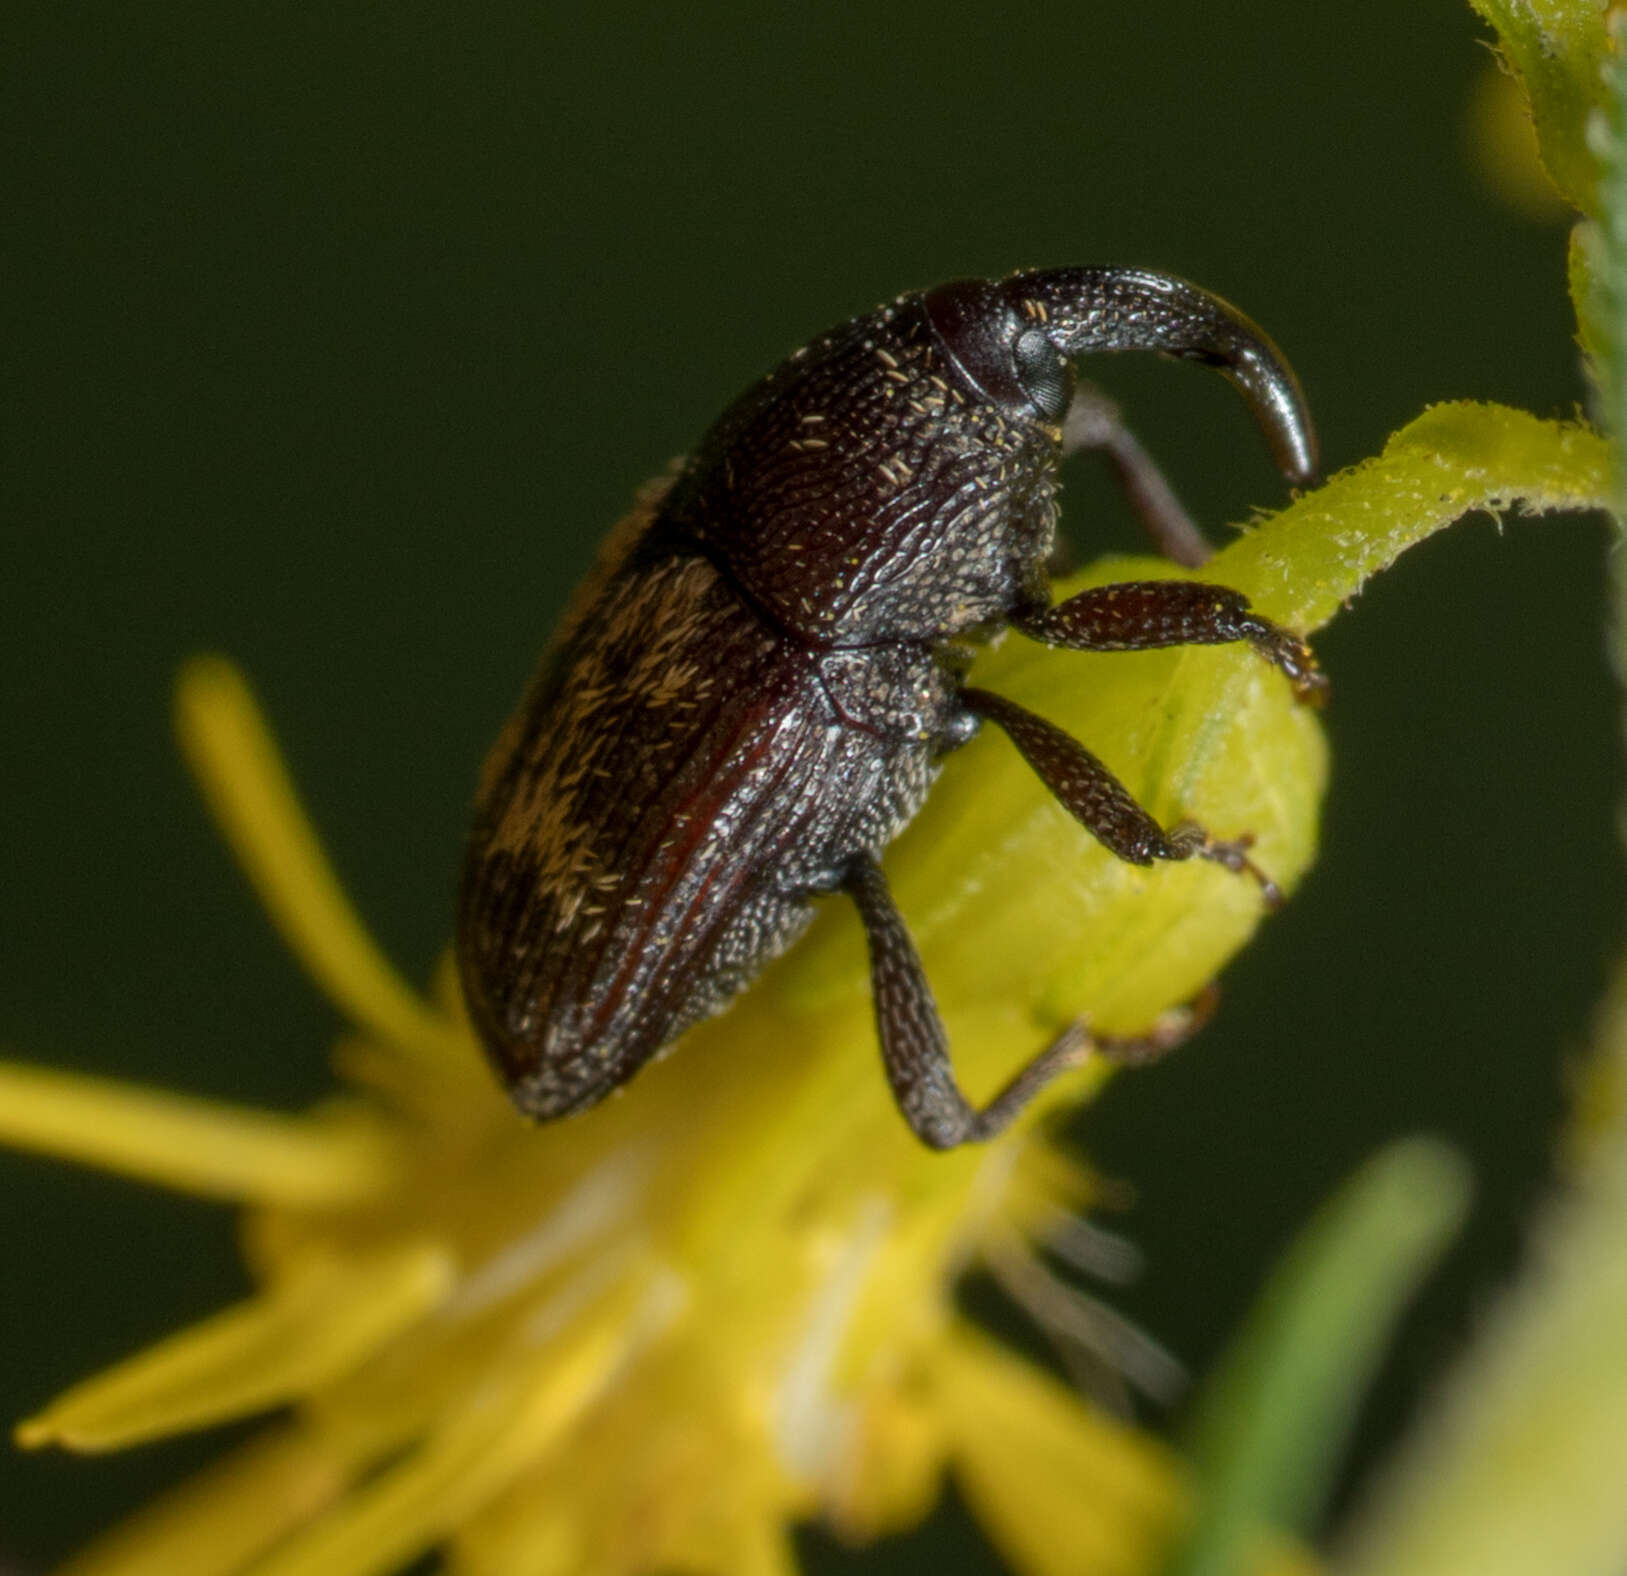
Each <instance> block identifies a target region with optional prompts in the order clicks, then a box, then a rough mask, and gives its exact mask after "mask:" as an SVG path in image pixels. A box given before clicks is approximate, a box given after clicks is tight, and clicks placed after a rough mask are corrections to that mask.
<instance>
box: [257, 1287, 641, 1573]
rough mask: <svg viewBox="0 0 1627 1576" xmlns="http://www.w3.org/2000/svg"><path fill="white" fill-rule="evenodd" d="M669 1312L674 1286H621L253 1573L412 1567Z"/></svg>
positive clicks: (526, 1463)
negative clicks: (567, 1331) (565, 1333)
mask: <svg viewBox="0 0 1627 1576" xmlns="http://www.w3.org/2000/svg"><path fill="white" fill-rule="evenodd" d="M671 1312H672V1298H671V1292H670V1289H669V1288H667V1287H665V1286H659V1285H658V1286H656V1287H655V1288H653V1289H652V1288H651V1287H650V1286H649V1284H648V1283H647V1282H644V1281H640V1282H637V1283H635V1284H632V1285H629V1284H626V1283H624V1284H623V1286H622V1287H621V1288H619V1289H618V1290H617V1291H615V1292H613V1293H611V1294H610V1296H609V1297H608V1298H606V1299H602V1300H601V1302H600V1304H599V1305H598V1307H597V1308H595V1309H594V1310H593V1312H592V1313H591V1314H585V1315H584V1316H583V1317H582V1318H581V1319H580V1321H579V1322H578V1324H577V1325H576V1327H575V1329H574V1331H573V1333H572V1334H570V1335H568V1336H566V1337H564V1338H562V1339H561V1340H559V1341H557V1342H552V1343H549V1344H547V1346H546V1347H545V1348H544V1350H543V1351H542V1352H541V1353H540V1355H538V1356H537V1357H535V1358H534V1359H533V1360H532V1361H531V1362H530V1363H524V1362H523V1361H519V1360H518V1359H517V1360H516V1362H515V1363H514V1364H512V1365H509V1366H507V1367H503V1366H499V1367H497V1368H495V1369H494V1371H493V1374H492V1377H491V1380H490V1382H489V1383H488V1384H486V1385H485V1386H483V1387H482V1388H480V1389H479V1390H478V1391H476V1393H474V1394H473V1395H471V1396H470V1397H469V1398H468V1400H467V1401H466V1402H465V1404H464V1405H463V1406H462V1408H461V1409H460V1410H459V1412H458V1413H457V1414H456V1415H455V1416H454V1417H453V1418H452V1419H451V1420H450V1421H449V1422H448V1423H447V1424H446V1425H445V1426H444V1427H442V1428H441V1430H440V1431H439V1432H438V1433H437V1434H435V1435H433V1436H432V1437H431V1438H429V1439H428V1440H426V1441H425V1443H424V1444H422V1445H421V1446H420V1447H419V1448H418V1449H417V1450H416V1451H414V1452H413V1453H412V1454H411V1455H409V1456H408V1457H406V1459H405V1460H403V1461H402V1462H401V1463H400V1464H399V1465H397V1466H395V1467H392V1468H391V1469H389V1470H388V1471H386V1472H383V1473H381V1474H380V1475H379V1476H378V1477H377V1478H375V1479H373V1480H372V1481H371V1482H370V1483H368V1484H367V1485H366V1486H365V1487H363V1488H361V1489H360V1490H358V1491H356V1492H355V1493H353V1494H351V1495H350V1496H349V1497H348V1498H347V1499H346V1500H345V1501H344V1502H343V1503H342V1504H340V1505H338V1506H335V1507H334V1509H333V1510H332V1511H331V1512H329V1513H328V1514H327V1515H325V1516H323V1517H322V1518H321V1520H319V1521H317V1522H316V1523H314V1524H313V1525H312V1526H310V1527H308V1528H307V1529H305V1530H304V1531H302V1532H300V1533H297V1534H295V1536H294V1537H293V1538H291V1539H290V1540H289V1541H288V1542H287V1543H286V1544H284V1545H282V1546H281V1547H279V1548H278V1549H277V1551H276V1552H275V1553H274V1554H273V1555H272V1556H271V1557H270V1558H269V1559H267V1560H265V1561H263V1562H262V1563H260V1564H257V1565H255V1566H254V1567H253V1576H383V1573H385V1572H389V1571H394V1570H396V1569H397V1568H398V1567H400V1566H401V1565H404V1564H406V1563H407V1562H408V1561H410V1560H412V1559H413V1558H415V1557H416V1556H417V1555H419V1554H421V1553H423V1552H424V1551H425V1550H426V1549H429V1548H430V1547H432V1546H433V1545H434V1544H436V1543H438V1542H440V1541H441V1540H442V1539H444V1538H446V1537H447V1536H448V1535H449V1534H451V1533H452V1532H453V1531H455V1530H456V1529H457V1528H458V1527H459V1526H460V1525H461V1524H463V1523H464V1522H465V1521H467V1520H468V1519H469V1517H470V1516H471V1515H472V1514H474V1513H475V1512H476V1511H478V1510H479V1509H480V1508H481V1507H482V1506H484V1505H486V1504H487V1503H489V1502H490V1501H491V1500H492V1499H493V1498H494V1497H495V1496H496V1495H497V1494H499V1493H501V1492H502V1491H503V1490H504V1489H505V1488H507V1487H508V1486H509V1485H510V1484H511V1483H513V1482H514V1480H515V1479H516V1478H517V1477H519V1476H520V1474H521V1473H523V1472H524V1471H526V1470H527V1469H528V1468H529V1467H531V1466H533V1465H535V1464H536V1463H537V1462H538V1461H540V1460H541V1459H542V1458H543V1457H545V1456H546V1455H547V1453H548V1452H549V1450H550V1449H551V1448H552V1447H553V1446H554V1445H555V1444H557V1442H558V1441H559V1438H560V1436H561V1435H562V1434H564V1433H565V1432H566V1431H567V1430H568V1429H569V1428H570V1427H571V1426H572V1425H573V1424H574V1423H575V1422H576V1421H577V1419H578V1418H579V1417H580V1416H581V1415H582V1413H583V1412H584V1411H585V1410H587V1408H588V1407H589V1406H591V1405H592V1404H593V1402H594V1401H595V1399H596V1398H597V1397H598V1395H599V1394H600V1392H601V1391H602V1390H603V1389H604V1387H605V1385H606V1384H607V1383H608V1382H609V1381H610V1380H611V1379H612V1378H613V1377H614V1376H615V1375H616V1374H617V1373H618V1372H619V1371H620V1368H621V1366H622V1364H623V1362H624V1361H625V1360H626V1359H627V1358H628V1356H629V1354H630V1352H631V1351H632V1350H633V1349H634V1348H635V1347H636V1346H637V1345H638V1344H639V1343H640V1342H641V1340H642V1339H644V1338H647V1337H648V1336H649V1335H650V1334H652V1333H653V1332H654V1329H655V1328H656V1327H657V1326H659V1325H660V1324H662V1323H664V1322H665V1319H666V1318H667V1317H669V1316H670V1314H671Z"/></svg>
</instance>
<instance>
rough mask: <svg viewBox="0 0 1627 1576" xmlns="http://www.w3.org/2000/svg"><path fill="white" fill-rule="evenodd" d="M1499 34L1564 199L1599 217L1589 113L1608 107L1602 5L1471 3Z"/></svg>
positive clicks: (1585, 0)
mask: <svg viewBox="0 0 1627 1576" xmlns="http://www.w3.org/2000/svg"><path fill="white" fill-rule="evenodd" d="M1470 3H1471V4H1472V5H1473V6H1474V8H1475V10H1476V11H1478V12H1479V13H1480V15H1481V16H1483V17H1484V18H1485V19H1486V21H1488V22H1489V23H1491V25H1492V26H1493V27H1494V28H1496V29H1497V35H1498V39H1499V42H1500V44H1501V47H1502V54H1503V58H1504V59H1505V60H1506V61H1507V62H1508V64H1509V66H1510V67H1511V68H1512V69H1513V71H1514V72H1515V73H1516V74H1517V75H1518V77H1519V78H1520V81H1521V82H1522V83H1523V84H1524V87H1525V91H1526V95H1527V97H1528V98H1529V100H1530V104H1531V117H1532V121H1533V123H1534V125H1535V127H1536V132H1537V145H1538V147H1539V148H1540V150H1541V153H1542V162H1543V166H1544V168H1546V170H1547V171H1548V174H1549V176H1550V178H1551V179H1552V180H1553V183H1554V185H1555V186H1557V187H1558V188H1559V190H1560V191H1561V192H1562V193H1563V194H1564V196H1565V200H1566V201H1567V202H1569V203H1570V204H1571V206H1572V207H1574V208H1575V209H1577V210H1578V211H1579V212H1581V213H1588V214H1591V213H1593V212H1595V201H1594V159H1593V153H1592V150H1591V149H1590V148H1589V147H1588V142H1587V124H1588V116H1589V113H1590V112H1591V111H1592V110H1593V109H1594V108H1595V107H1596V106H1597V105H1598V104H1600V103H1601V102H1602V101H1603V97H1604V89H1603V85H1602V82H1601V80H1600V68H1601V67H1602V66H1603V64H1604V61H1605V57H1606V55H1607V54H1608V53H1609V44H1608V40H1607V36H1606V32H1605V8H1604V6H1603V4H1602V3H1600V0H1470Z"/></svg>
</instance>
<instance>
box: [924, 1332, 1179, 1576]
mask: <svg viewBox="0 0 1627 1576" xmlns="http://www.w3.org/2000/svg"><path fill="white" fill-rule="evenodd" d="M939 1374H940V1384H941V1404H942V1407H943V1411H944V1422H945V1427H946V1429H947V1431H948V1434H949V1439H950V1453H951V1456H952V1459H953V1460H954V1462H955V1466H956V1469H957V1475H958V1477H959V1480H960V1483H961V1486H962V1488H963V1490H964V1492H965V1495H966V1498H967V1501H968V1502H969V1504H970V1505H971V1507H972V1509H973V1511H974V1512H975V1513H976V1515H977V1519H978V1520H979V1522H981V1523H982V1525H983V1528H984V1530H985V1531H986V1532H987V1533H988V1534H989V1536H990V1538H991V1539H992V1540H993V1541H994V1543H995V1545H996V1546H997V1547H998V1548H999V1549H1000V1550H1001V1551H1002V1552H1003V1553H1004V1554H1005V1555H1006V1557H1007V1558H1008V1559H1009V1560H1010V1561H1011V1563H1012V1565H1013V1566H1014V1567H1015V1568H1016V1569H1018V1570H1021V1571H1024V1572H1027V1573H1029V1576H1078V1573H1079V1572H1080V1571H1089V1572H1091V1576H1147V1573H1148V1572H1151V1571H1155V1570H1157V1569H1158V1568H1159V1561H1160V1560H1161V1559H1162V1558H1163V1557H1164V1555H1165V1554H1166V1553H1167V1552H1168V1549H1169V1547H1170V1544H1171V1542H1172V1541H1173V1539H1174V1537H1175V1536H1176V1534H1177V1533H1178V1532H1179V1530H1180V1528H1181V1526H1182V1524H1183V1522H1184V1519H1185V1515H1186V1499H1187V1491H1186V1487H1185V1484H1184V1482H1183V1481H1182V1479H1181V1477H1180V1475H1179V1471H1178V1468H1177V1467H1176V1464H1175V1462H1174V1461H1173V1459H1172V1458H1171V1457H1170V1456H1169V1455H1168V1454H1167V1453H1166V1452H1165V1451H1164V1450H1163V1449H1162V1448H1161V1447H1159V1446H1158V1445H1157V1444H1155V1443H1154V1442H1153V1441H1152V1440H1150V1439H1149V1438H1147V1437H1146V1436H1145V1435H1142V1434H1137V1433H1136V1432H1135V1431H1134V1430H1132V1429H1131V1428H1129V1427H1128V1426H1126V1425H1125V1424H1122V1423H1117V1422H1113V1421H1111V1420H1110V1419H1108V1418H1106V1417H1103V1416H1102V1415H1101V1414H1100V1413H1098V1412H1096V1411H1095V1410H1094V1409H1092V1408H1091V1407H1089V1406H1087V1405H1086V1404H1085V1402H1084V1401H1082V1400H1081V1399H1080V1398H1079V1397H1078V1396H1077V1395H1075V1394H1074V1393H1073V1392H1072V1391H1071V1390H1069V1389H1067V1388H1066V1386H1064V1385H1063V1384H1061V1383H1060V1382H1059V1381H1058V1380H1056V1379H1052V1378H1050V1377H1049V1376H1048V1375H1046V1374H1044V1373H1041V1372H1040V1371H1039V1370H1038V1369H1037V1368H1035V1367H1033V1366H1032V1364H1030V1363H1028V1362H1025V1361H1024V1360H1023V1359H1022V1358H1020V1357H1017V1356H1015V1355H1014V1354H1013V1353H1011V1352H1008V1351H1006V1350H1005V1349H1004V1348H1002V1347H1000V1346H998V1345H996V1344H995V1343H994V1342H993V1341H992V1340H990V1339H989V1338H988V1337H987V1336H984V1335H980V1334H978V1333H977V1332H975V1331H973V1330H971V1329H970V1328H968V1327H966V1326H961V1327H959V1328H958V1329H957V1331H956V1333H955V1334H954V1335H953V1336H952V1337H951V1338H950V1339H949V1340H948V1341H947V1342H946V1343H945V1348H944V1352H943V1360H942V1365H941V1367H940V1369H939Z"/></svg>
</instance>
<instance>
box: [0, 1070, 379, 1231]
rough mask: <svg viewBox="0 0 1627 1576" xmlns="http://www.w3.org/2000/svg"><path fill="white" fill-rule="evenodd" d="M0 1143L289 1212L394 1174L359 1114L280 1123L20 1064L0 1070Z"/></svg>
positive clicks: (344, 1111) (371, 1124)
mask: <svg viewBox="0 0 1627 1576" xmlns="http://www.w3.org/2000/svg"><path fill="white" fill-rule="evenodd" d="M0 1143H6V1144H10V1145H11V1146H13V1147H14V1148H19V1149H32V1150H35V1151H38V1152H40V1153H44V1154H50V1155H58V1156H60V1157H62V1158H63V1159H67V1160H77V1161H79V1162H81V1163H82V1164H85V1165H94V1166H100V1167H102V1168H103V1169H104V1170H108V1171H121V1172H123V1173H124V1174H125V1175H127V1176H134V1177H140V1178H141V1179H142V1180H143V1181H147V1182H157V1183H160V1184H162V1185H163V1186H165V1187H171V1188H176V1189H178V1190H179V1191H181V1192H184V1193H196V1194H199V1195H201V1196H202V1197H204V1198H218V1199H226V1200H229V1201H232V1202H249V1201H252V1202H259V1203H263V1204H280V1205H285V1206H290V1207H295V1208H311V1207H325V1206H332V1205H339V1204H352V1203H355V1202H357V1201H358V1200H361V1199H364V1198H367V1197H369V1196H371V1195H373V1194H376V1193H378V1192H380V1191H382V1190H384V1189H385V1188H386V1187H387V1186H388V1185H389V1184H390V1183H391V1182H392V1181H393V1180H394V1179H395V1176H396V1164H395V1151H394V1148H393V1146H392V1145H391V1144H390V1142H389V1141H388V1139H387V1138H386V1137H385V1134H384V1132H383V1130H382V1128H381V1127H380V1125H379V1123H378V1122H377V1121H376V1120H375V1119H373V1118H372V1117H370V1116H369V1115H367V1114H366V1113H365V1112H363V1111H362V1110H361V1109H360V1108H359V1107H357V1106H335V1107H332V1108H330V1109H328V1110H325V1111H322V1112H319V1113H318V1114H316V1115H314V1116H280V1115H275V1114H273V1113H271V1112H268V1111H251V1110H246V1109H244V1108H243V1107H241V1106H234V1105H225V1104H222V1103H220V1102H218V1101H214V1100H200V1099H195V1098H193V1097H191V1096H188V1095H178V1094H167V1093H162V1092H160V1091H158V1090H155V1089H144V1088H141V1087H140V1086H138V1085H135V1084H127V1083H120V1082H118V1081H116V1080H114V1079H109V1078H94V1077H90V1076H88V1075H85V1074H82V1073H64V1072H55V1071H50V1070H48V1069H45V1068H41V1067H29V1066H25V1065H23V1064H21V1063H17V1062H0Z"/></svg>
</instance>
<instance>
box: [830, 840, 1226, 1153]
mask: <svg viewBox="0 0 1627 1576" xmlns="http://www.w3.org/2000/svg"><path fill="white" fill-rule="evenodd" d="M842 884H843V886H844V887H845V888H846V890H847V892H848V893H849V894H850V895H851V897H852V898H853V901H854V903H855V905H856V906H857V907H858V910H859V918H860V919H861V920H862V921H863V922H864V931H865V936H866V939H867V940H868V941H869V944H870V984H871V991H872V994H873V995H874V998H875V1010H876V1030H877V1033H878V1035H879V1037H880V1040H881V1057H882V1062H883V1064H884V1065H885V1067H886V1070H887V1082H888V1083H889V1084H890V1085H891V1086H892V1091H893V1099H894V1100H895V1101H897V1103H898V1109H899V1111H900V1112H901V1113H902V1114H903V1117H904V1120H905V1121H906V1122H908V1123H909V1125H910V1130H911V1131H912V1132H913V1133H914V1134H915V1136H916V1137H917V1138H919V1139H920V1140H921V1142H922V1143H923V1144H926V1145H927V1146H928V1147H929V1148H932V1149H953V1148H954V1147H955V1146H956V1145H957V1144H964V1143H968V1142H971V1141H974V1140H977V1139H984V1138H993V1137H994V1136H995V1134H996V1133H999V1132H1000V1131H1001V1130H1002V1129H1004V1128H1005V1127H1008V1126H1009V1125H1010V1124H1011V1122H1012V1120H1013V1119H1014V1118H1015V1117H1016V1116H1017V1115H1018V1113H1019V1112H1021V1111H1022V1109H1023V1107H1024V1106H1026V1105H1027V1104H1028V1103H1029V1101H1031V1100H1032V1099H1033V1098H1034V1096H1035V1095H1037V1094H1038V1093H1039V1092H1040V1091H1041V1090H1042V1089H1043V1088H1045V1086H1046V1085H1047V1084H1049V1083H1050V1082H1051V1081H1052V1080H1053V1079H1054V1078H1056V1077H1057V1076H1058V1075H1059V1074H1061V1073H1064V1072H1067V1071H1068V1070H1069V1069H1070V1068H1073V1067H1078V1066H1081V1065H1082V1064H1083V1063H1084V1062H1086V1061H1088V1060H1089V1059H1090V1058H1091V1057H1092V1056H1096V1055H1101V1056H1107V1057H1110V1058H1112V1059H1113V1060H1114V1061H1121V1062H1127V1063H1139V1062H1148V1061H1152V1060H1155V1059H1156V1058H1157V1057H1160V1056H1162V1055H1164V1054H1165V1053H1166V1052H1168V1051H1170V1050H1173V1049H1174V1048H1175V1047H1176V1046H1177V1045H1179V1044H1180V1043H1181V1042H1182V1041H1183V1040H1185V1039H1186V1038H1187V1037H1188V1036H1189V1035H1191V1034H1193V1033H1195V1032H1196V1030H1197V1029H1198V1028H1200V1027H1201V1026H1202V1024H1203V1023H1205V1022H1206V1021H1207V1020H1208V1017H1209V1015H1210V1013H1211V1012H1212V1011H1213V1010H1214V1003H1215V1000H1216V992H1215V991H1214V989H1213V987H1211V988H1210V989H1209V990H1206V991H1204V992H1203V993H1202V994H1201V995H1200V996H1199V997H1198V998H1197V999H1196V1000H1195V1001H1194V1002H1193V1003H1192V1004H1191V1005H1190V1006H1189V1007H1182V1008H1178V1009H1176V1010H1175V1011H1172V1012H1168V1013H1165V1014H1164V1015H1163V1016H1162V1017H1161V1018H1160V1019H1159V1021H1158V1023H1156V1024H1155V1025H1154V1026H1153V1027H1152V1029H1150V1030H1149V1031H1148V1032H1147V1033H1146V1034H1141V1035H1133V1036H1129V1035H1127V1036H1111V1037H1109V1036H1105V1035H1103V1036H1096V1035H1092V1034H1091V1033H1090V1031H1089V1029H1088V1028H1087V1027H1086V1025H1085V1024H1084V1022H1083V1021H1081V1020H1077V1019H1076V1020H1075V1021H1074V1022H1073V1023H1070V1024H1069V1025H1068V1026H1067V1028H1065V1029H1064V1030H1063V1031H1062V1032H1061V1033H1060V1034H1059V1035H1057V1037H1056V1038H1055V1039H1054V1040H1052V1041H1051V1043H1050V1044H1049V1045H1047V1046H1046V1047H1045V1049H1044V1050H1043V1051H1041V1052H1040V1053H1039V1055H1038V1056H1036V1057H1034V1058H1033V1060H1031V1061H1030V1062H1028V1063H1027V1065H1026V1066H1024V1067H1023V1068H1022V1069H1021V1070H1020V1071H1019V1072H1018V1073H1017V1076H1016V1077H1015V1078H1013V1079H1012V1080H1011V1082H1010V1083H1008V1084H1007V1085H1006V1086H1005V1088H1004V1089H1002V1090H1001V1091H1000V1093H999V1094H997V1095H996V1096H995V1097H994V1099H992V1100H991V1101H990V1102H989V1103H988V1104H987V1105H985V1106H983V1107H981V1108H979V1107H977V1106H974V1105H973V1104H972V1103H971V1102H970V1101H969V1100H968V1099H967V1098H966V1096H965V1095H964V1094H963V1093H962V1092H961V1089H960V1085H959V1084H957V1083H956V1082H955V1072H954V1068H953V1066H952V1065H951V1063H950V1059H949V1036H948V1034H947V1032H946V1031H945V1029H944V1026H943V1019H942V1018H941V1017H939V1015H938V1004H937V1002H936V1001H934V1000H933V997H932V987H931V985H929V984H928V983H927V977H926V971H925V969H923V968H922V966H921V957H920V954H919V953H918V952H917V951H916V950H915V943H914V941H913V940H911V938H910V933H909V930H908V929H907V928H906V926H905V924H904V919H903V916H902V915H901V914H900V913H899V912H898V909H897V906H896V905H895V904H894V903H893V897H892V893H891V891H890V890H889V889H888V886H887V878H886V876H884V875H883V874H882V871H881V866H880V865H878V864H877V863H876V861H875V860H874V859H872V858H871V857H870V856H869V855H868V854H859V855H857V856H855V857H854V859H853V860H852V861H851V863H850V864H849V865H848V867H847V870H846V873H845V875H844V878H843V882H842Z"/></svg>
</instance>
